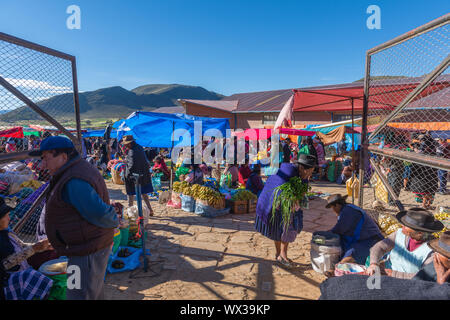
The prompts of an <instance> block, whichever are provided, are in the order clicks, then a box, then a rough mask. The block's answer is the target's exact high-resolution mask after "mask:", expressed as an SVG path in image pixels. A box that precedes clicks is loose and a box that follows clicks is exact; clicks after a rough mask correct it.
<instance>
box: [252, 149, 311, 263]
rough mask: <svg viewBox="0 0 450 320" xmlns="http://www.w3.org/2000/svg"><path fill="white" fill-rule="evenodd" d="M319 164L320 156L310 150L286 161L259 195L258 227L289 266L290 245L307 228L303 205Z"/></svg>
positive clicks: (279, 259)
mask: <svg viewBox="0 0 450 320" xmlns="http://www.w3.org/2000/svg"><path fill="white" fill-rule="evenodd" d="M315 164H316V158H315V157H314V156H311V155H306V154H301V155H300V157H299V159H298V162H297V163H282V164H281V166H280V169H279V170H278V172H277V174H275V175H272V176H270V177H269V178H268V179H267V182H266V184H265V185H264V189H263V190H262V192H261V194H260V196H259V198H258V203H257V206H256V219H255V229H256V231H258V232H259V233H261V234H262V235H263V236H265V237H267V238H269V239H271V240H273V241H274V242H275V250H276V255H275V258H276V260H277V262H278V263H280V264H282V265H283V266H286V267H291V266H292V261H291V260H290V259H289V258H288V257H287V249H288V245H289V243H290V242H294V241H295V239H296V237H297V234H299V233H300V231H301V230H302V228H303V211H302V209H301V207H302V203H303V200H304V199H305V196H306V193H307V191H308V179H309V178H310V177H311V174H312V172H313V171H314V166H315Z"/></svg>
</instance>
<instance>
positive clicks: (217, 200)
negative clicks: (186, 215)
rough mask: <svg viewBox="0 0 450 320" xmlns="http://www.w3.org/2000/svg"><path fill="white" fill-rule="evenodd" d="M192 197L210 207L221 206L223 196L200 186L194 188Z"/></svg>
mask: <svg viewBox="0 0 450 320" xmlns="http://www.w3.org/2000/svg"><path fill="white" fill-rule="evenodd" d="M193 197H194V198H195V199H198V200H203V201H206V202H207V203H208V205H209V206H212V207H218V206H221V204H222V202H223V200H224V196H223V195H222V194H221V193H220V192H218V191H216V190H214V189H211V188H208V187H203V186H200V185H198V187H197V188H195V194H194V196H193Z"/></svg>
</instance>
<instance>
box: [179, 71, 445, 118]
mask: <svg viewBox="0 0 450 320" xmlns="http://www.w3.org/2000/svg"><path fill="white" fill-rule="evenodd" d="M423 78H424V77H417V78H390V79H379V80H372V81H371V83H370V86H371V88H373V87H376V86H384V85H391V84H393V85H394V84H395V85H401V84H411V83H417V84H418V83H420V81H422V80H423ZM435 81H439V82H441V81H442V82H446V81H449V75H448V74H445V75H440V76H439V77H437V79H436V80H435ZM363 87H364V81H357V82H351V83H341V84H333V85H325V86H315V87H305V88H292V89H281V90H272V91H259V92H248V93H236V94H233V95H231V96H228V97H225V98H223V99H222V100H191V99H180V100H181V101H188V102H191V103H196V104H199V105H203V106H207V107H211V108H216V109H219V110H224V111H228V112H232V113H246V112H279V111H281V109H282V108H283V106H284V104H285V103H286V101H287V100H288V99H289V97H290V96H291V95H292V93H293V90H305V91H315V90H327V89H329V90H331V89H345V88H363ZM447 93H448V92H447V90H443V92H438V93H435V94H431V95H430V96H429V97H426V98H423V99H421V100H418V101H417V104H419V101H420V103H421V104H423V103H425V104H426V105H429V104H433V103H435V102H436V100H442V96H445V97H448V95H447ZM361 96H362V95H361ZM437 98H438V99H437ZM417 104H416V103H414V104H411V106H413V107H415V106H416V105H417Z"/></svg>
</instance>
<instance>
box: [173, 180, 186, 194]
mask: <svg viewBox="0 0 450 320" xmlns="http://www.w3.org/2000/svg"><path fill="white" fill-rule="evenodd" d="M186 187H189V183H187V182H186V181H183V182H179V181H177V182H174V183H173V191H175V192H178V193H182V192H183V189H184V188H186Z"/></svg>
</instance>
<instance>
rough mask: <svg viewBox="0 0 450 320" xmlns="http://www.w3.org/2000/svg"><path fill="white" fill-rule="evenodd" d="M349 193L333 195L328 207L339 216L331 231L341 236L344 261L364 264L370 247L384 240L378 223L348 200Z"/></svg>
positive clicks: (329, 199)
mask: <svg viewBox="0 0 450 320" xmlns="http://www.w3.org/2000/svg"><path fill="white" fill-rule="evenodd" d="M347 197H348V196H347V195H345V196H343V197H342V196H341V195H340V194H334V195H331V196H330V197H329V198H328V204H327V205H326V208H332V210H333V211H334V213H336V215H337V216H338V220H337V223H336V225H335V226H334V227H333V229H331V230H330V232H332V233H335V234H338V235H339V236H340V237H341V247H342V251H343V252H344V254H343V261H342V262H347V261H353V260H354V261H355V262H356V263H358V264H364V263H365V261H366V259H367V257H368V256H369V253H370V248H371V247H372V246H373V245H374V244H376V243H377V242H379V241H380V240H383V239H384V237H383V235H382V234H381V231H380V229H379V228H378V226H377V224H376V223H375V222H374V221H373V220H372V219H371V218H370V217H369V216H368V215H367V214H366V212H365V211H364V210H362V209H361V208H359V207H357V206H355V205H353V204H349V203H347V202H346V199H347Z"/></svg>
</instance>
